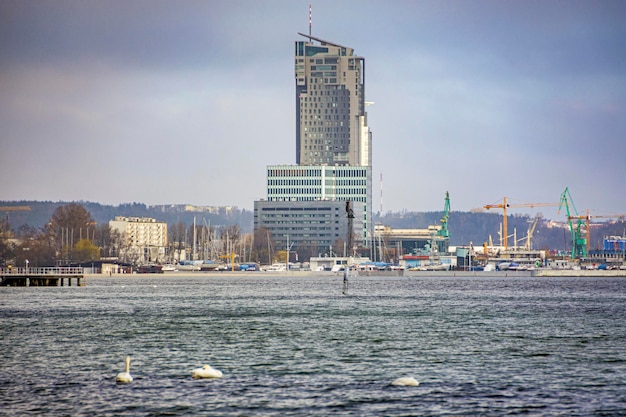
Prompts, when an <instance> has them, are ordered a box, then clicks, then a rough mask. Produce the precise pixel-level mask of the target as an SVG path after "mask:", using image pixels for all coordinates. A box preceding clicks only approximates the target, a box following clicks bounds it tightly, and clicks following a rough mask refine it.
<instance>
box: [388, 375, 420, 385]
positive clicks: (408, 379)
mask: <svg viewBox="0 0 626 417" xmlns="http://www.w3.org/2000/svg"><path fill="white" fill-rule="evenodd" d="M419 384H420V383H419V382H417V380H416V379H415V378H411V377H410V376H405V377H402V378H398V379H396V380H395V381H393V382H392V383H391V385H396V386H400V387H416V386H418V385H419Z"/></svg>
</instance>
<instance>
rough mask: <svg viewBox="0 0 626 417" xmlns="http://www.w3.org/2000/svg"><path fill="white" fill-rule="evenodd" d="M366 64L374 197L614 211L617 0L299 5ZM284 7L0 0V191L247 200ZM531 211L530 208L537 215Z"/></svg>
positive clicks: (273, 160)
mask: <svg viewBox="0 0 626 417" xmlns="http://www.w3.org/2000/svg"><path fill="white" fill-rule="evenodd" d="M313 8H314V9H313V32H314V34H316V35H318V36H319V37H321V38H323V39H329V40H334V41H336V42H338V43H341V44H345V45H349V46H351V47H354V48H355V49H356V52H357V53H358V54H360V55H363V56H365V57H366V59H367V64H366V76H367V87H366V88H367V94H368V99H369V100H372V101H374V102H375V103H376V104H375V105H374V106H371V107H370V108H369V113H370V114H369V123H370V126H371V128H372V130H373V132H374V177H375V179H376V184H375V188H376V190H375V192H374V195H375V196H376V198H375V201H374V207H375V208H376V209H378V207H379V205H380V201H379V200H380V199H379V194H380V193H379V188H380V184H379V183H378V178H379V176H380V174H381V173H383V175H384V183H383V206H384V207H383V210H385V211H386V210H400V209H409V210H440V209H441V207H442V206H443V194H444V193H445V191H450V192H451V196H452V204H453V208H454V209H457V210H469V209H471V208H473V207H479V206H482V205H484V204H488V203H492V202H493V201H495V200H497V199H499V198H501V197H502V196H505V195H506V196H508V197H509V198H519V199H522V200H527V201H553V200H555V199H558V196H559V195H560V193H561V191H562V190H563V189H564V188H565V186H569V187H570V190H571V192H572V195H573V196H574V198H575V199H576V205H577V207H578V208H580V209H584V208H594V209H598V210H602V211H606V212H624V211H626V197H624V196H623V195H622V194H623V193H620V192H616V190H620V189H621V188H620V187H622V182H623V176H624V174H623V172H621V171H623V169H622V170H621V171H620V167H621V166H622V165H623V155H625V153H626V152H625V151H626V141H624V140H623V139H624V133H625V132H626V122H625V121H624V120H626V118H624V113H625V107H626V84H625V76H626V56H625V55H624V54H623V45H624V44H625V41H626V23H624V22H626V6H624V3H623V2H620V1H599V2H588V1H572V2H567V3H560V2H548V3H546V2H539V1H530V2H513V1H472V2H457V1H444V2H441V1H423V2H413V1H394V2H384V1H371V2H361V1H345V2H340V3H337V2H334V1H330V0H324V1H319V2H314V4H313ZM307 30H308V2H299V1H287V0H285V1H269V2H258V3H255V2H247V1H212V2H203V1H186V2H171V1H156V2H155V1H133V2H122V1H111V2H77V1H55V2H35V1H4V2H2V3H1V4H0V56H2V57H3V59H2V60H0V90H1V91H2V92H3V94H2V95H1V97H0V178H2V183H3V185H2V187H1V188H0V199H5V200H15V199H37V200H93V201H100V202H103V203H112V204H117V203H121V202H128V201H140V202H145V203H147V204H159V203H192V204H207V205H237V206H239V207H242V208H248V209H251V208H252V202H253V201H254V200H256V199H260V198H264V197H265V178H264V177H265V167H266V165H270V164H281V163H294V160H295V157H294V155H295V149H294V147H295V144H294V142H295V141H294V136H295V134H294V108H293V106H294V100H293V94H294V83H293V68H292V66H293V63H292V60H293V57H292V55H293V42H294V41H295V40H296V39H298V38H299V37H298V36H297V34H296V32H306V31H307ZM546 211H547V210H544V212H546Z"/></svg>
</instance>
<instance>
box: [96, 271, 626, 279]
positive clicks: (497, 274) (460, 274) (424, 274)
mask: <svg viewBox="0 0 626 417" xmlns="http://www.w3.org/2000/svg"><path fill="white" fill-rule="evenodd" d="M223 276H228V277H255V276H258V277H264V276H265V277H266V276H271V277H328V278H342V277H343V273H342V272H329V271H271V272H270V271H220V272H199V271H198V272H186V271H185V272H180V271H178V272H165V273H162V274H113V275H111V276H109V275H106V274H85V277H86V278H88V279H91V278H94V279H97V278H127V277H133V278H138V279H141V278H150V277H170V278H172V279H177V278H187V277H193V278H196V277H197V278H202V277H206V278H214V277H223ZM360 277H382V278H384V277H405V278H436V277H451V278H454V277H457V278H469V277H481V278H516V277H520V278H521V277H536V278H542V277H543V278H578V277H626V270H586V269H536V270H532V271H371V272H370V271H365V272H364V271H360V272H359V274H358V275H355V274H354V273H352V275H350V278H360Z"/></svg>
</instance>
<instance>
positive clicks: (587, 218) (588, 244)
mask: <svg viewBox="0 0 626 417" xmlns="http://www.w3.org/2000/svg"><path fill="white" fill-rule="evenodd" d="M625 218H626V214H608V215H598V214H589V209H587V210H586V214H585V215H579V216H568V221H571V220H578V221H580V220H584V221H585V232H586V236H587V239H586V246H585V247H586V249H587V253H589V249H590V247H591V219H620V220H624V219H625Z"/></svg>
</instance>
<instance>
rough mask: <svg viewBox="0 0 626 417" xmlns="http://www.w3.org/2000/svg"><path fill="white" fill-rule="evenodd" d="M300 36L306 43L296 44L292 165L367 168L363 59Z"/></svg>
mask: <svg viewBox="0 0 626 417" xmlns="http://www.w3.org/2000/svg"><path fill="white" fill-rule="evenodd" d="M299 35H301V36H304V37H305V38H307V39H308V40H307V41H296V44H295V76H296V77H295V78H296V163H297V164H298V165H358V166H371V146H370V145H371V135H370V132H369V128H368V126H367V114H366V112H365V107H366V104H367V103H366V102H365V58H363V57H360V56H357V55H355V54H354V49H352V48H348V47H346V46H342V45H339V44H336V43H333V42H328V41H325V40H322V39H318V38H315V37H313V36H310V35H303V34H302V33H300V34H299ZM314 41H316V42H318V43H319V44H316V43H314Z"/></svg>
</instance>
